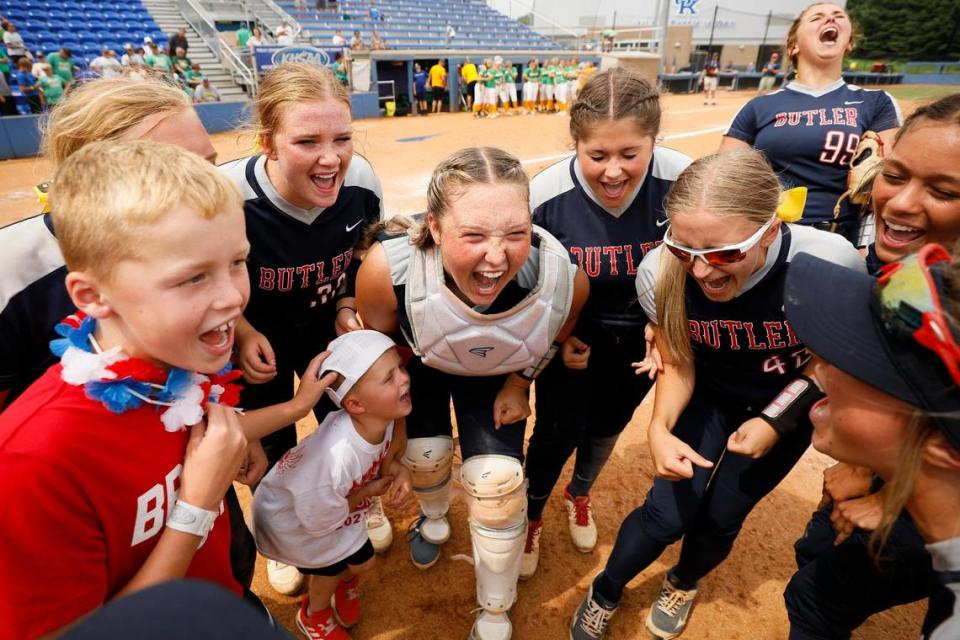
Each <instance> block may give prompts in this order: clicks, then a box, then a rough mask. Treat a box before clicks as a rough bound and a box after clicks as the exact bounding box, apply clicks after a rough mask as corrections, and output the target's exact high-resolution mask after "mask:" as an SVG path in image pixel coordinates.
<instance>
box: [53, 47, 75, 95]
mask: <svg viewBox="0 0 960 640" xmlns="http://www.w3.org/2000/svg"><path fill="white" fill-rule="evenodd" d="M47 63H49V64H50V66H51V67H53V72H54V73H55V74H57V75H58V76H60V78H61V79H62V80H63V86H64V88H68V87H69V86H70V84H71V83H72V82H73V70H74V68H75V67H76V65H75V64H74V62H73V52H72V51H71V50H70V49H69V48H68V47H60V50H59V51H57V52H56V53H51V54H50V56H49V57H48V58H47Z"/></svg>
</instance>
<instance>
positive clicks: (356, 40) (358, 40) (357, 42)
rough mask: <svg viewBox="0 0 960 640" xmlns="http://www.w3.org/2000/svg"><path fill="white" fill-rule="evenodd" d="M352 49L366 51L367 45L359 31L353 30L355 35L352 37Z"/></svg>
mask: <svg viewBox="0 0 960 640" xmlns="http://www.w3.org/2000/svg"><path fill="white" fill-rule="evenodd" d="M350 49H352V50H353V51H366V49H367V45H366V44H364V42H363V38H362V37H361V36H360V32H359V31H354V32H353V37H352V38H350Z"/></svg>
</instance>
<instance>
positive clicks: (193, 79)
mask: <svg viewBox="0 0 960 640" xmlns="http://www.w3.org/2000/svg"><path fill="white" fill-rule="evenodd" d="M184 79H185V80H186V82H187V87H189V88H190V94H191V95H193V92H194V91H195V90H196V88H197V87H199V86H200V84H201V82H202V81H203V74H202V73H200V63H199V62H194V63H192V64H191V65H190V68H189V69H187V72H186V74H184Z"/></svg>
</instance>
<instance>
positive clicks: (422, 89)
mask: <svg viewBox="0 0 960 640" xmlns="http://www.w3.org/2000/svg"><path fill="white" fill-rule="evenodd" d="M413 97H414V99H415V100H416V101H417V112H418V113H419V114H420V115H422V116H425V115H427V112H428V111H429V109H427V72H426V71H424V70H423V67H421V66H420V63H419V62H418V63H415V64H414V65H413Z"/></svg>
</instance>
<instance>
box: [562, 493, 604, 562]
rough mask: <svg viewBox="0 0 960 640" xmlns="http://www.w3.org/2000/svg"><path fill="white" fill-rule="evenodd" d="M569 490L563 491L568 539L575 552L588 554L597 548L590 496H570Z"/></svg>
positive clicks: (595, 527) (595, 526)
mask: <svg viewBox="0 0 960 640" xmlns="http://www.w3.org/2000/svg"><path fill="white" fill-rule="evenodd" d="M569 489H570V488H569V487H567V488H566V489H564V490H563V504H564V505H566V507H567V519H568V521H569V525H570V538H571V539H572V540H573V546H575V547H576V548H577V551H581V552H583V553H590V552H591V551H593V549H594V547H596V546H597V525H596V524H595V523H594V521H593V507H591V506H590V496H577V497H576V498H574V497H573V496H572V495H570V490H569Z"/></svg>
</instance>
